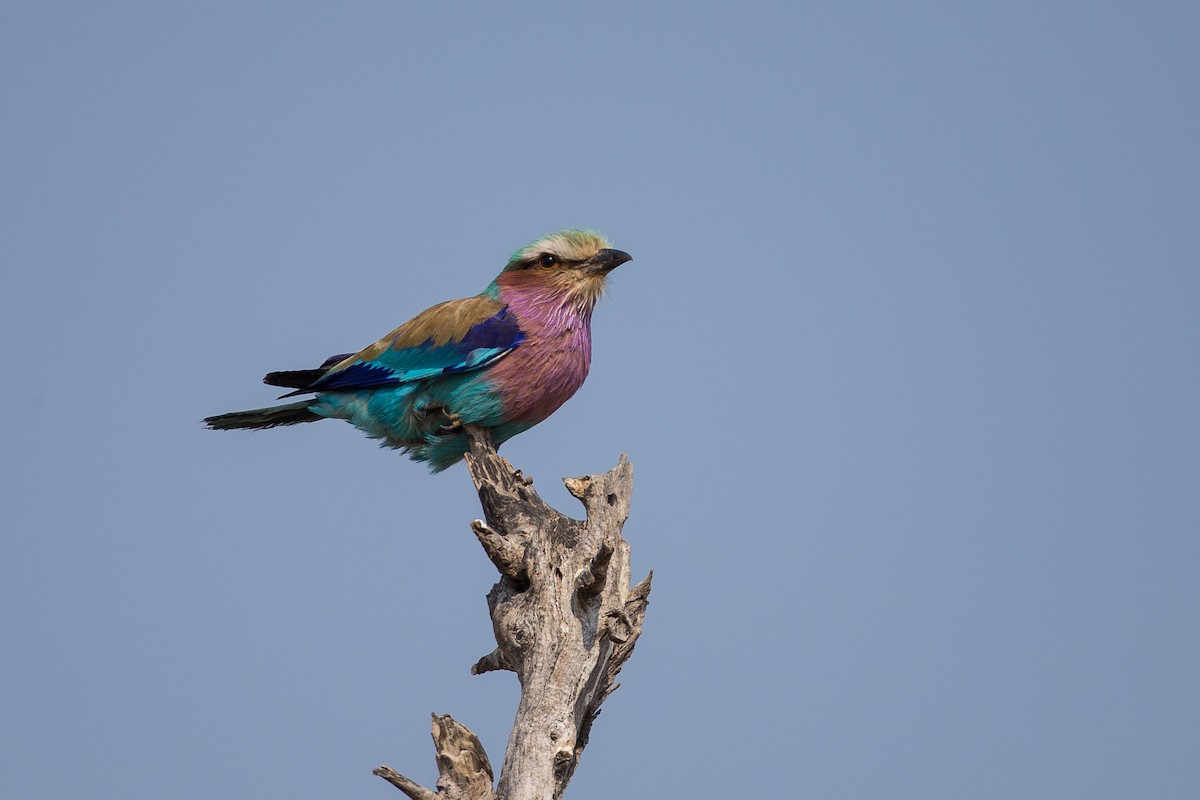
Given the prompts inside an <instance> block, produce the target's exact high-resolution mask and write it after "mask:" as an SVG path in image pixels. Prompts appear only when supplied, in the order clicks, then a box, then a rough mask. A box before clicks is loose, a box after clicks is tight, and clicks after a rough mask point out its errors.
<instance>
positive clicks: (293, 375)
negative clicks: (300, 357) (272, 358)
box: [263, 369, 325, 389]
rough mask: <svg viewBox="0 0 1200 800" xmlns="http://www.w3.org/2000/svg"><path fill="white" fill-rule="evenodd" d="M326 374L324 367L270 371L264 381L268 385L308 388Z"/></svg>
mask: <svg viewBox="0 0 1200 800" xmlns="http://www.w3.org/2000/svg"><path fill="white" fill-rule="evenodd" d="M324 374H325V370H323V369H288V370H283V371H282V372H268V373H267V375H266V377H265V378H263V383H265V384H267V385H268V386H286V387H287V388H288V389H307V388H308V387H309V386H312V385H313V383H314V382H316V380H317V378H319V377H321V376H322V375H324Z"/></svg>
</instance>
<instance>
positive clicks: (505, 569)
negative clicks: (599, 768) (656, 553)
mask: <svg viewBox="0 0 1200 800" xmlns="http://www.w3.org/2000/svg"><path fill="white" fill-rule="evenodd" d="M467 435H468V437H469V439H470V441H471V452H470V453H469V454H468V456H467V466H468V468H469V469H470V472H471V478H472V480H474V482H475V488H476V489H477V490H478V492H479V500H480V503H481V504H482V506H483V513H484V519H483V520H475V521H474V522H473V523H472V524H471V528H472V530H474V531H475V536H476V537H477V538H478V539H479V543H480V544H481V545H482V546H483V549H484V552H485V553H487V556H488V558H489V559H491V561H492V563H493V564H494V565H495V566H496V569H497V570H498V571H499V572H500V580H499V582H498V583H496V585H495V586H493V587H492V590H491V592H489V593H488V598H487V599H488V609H489V611H490V612H491V617H492V630H493V631H494V633H495V636H496V649H495V650H493V651H492V652H491V653H489V654H487V655H486V656H484V657H483V658H481V659H479V661H478V662H477V663H476V664H475V665H474V666H473V667H472V668H471V672H472V673H473V674H476V675H478V674H481V673H484V672H489V671H492V670H510V671H512V672H515V673H516V675H517V679H518V680H519V681H520V683H521V700H520V703H519V704H518V706H517V717H516V721H515V722H514V724H513V728H512V732H511V733H510V734H509V737H508V748H507V750H506V752H505V756H504V764H503V766H502V767H501V771H500V780H499V782H498V783H497V784H496V786H495V788H493V786H492V779H493V773H492V767H491V764H490V763H489V762H488V757H487V754H486V753H485V752H484V750H483V745H482V744H480V742H479V738H478V737H477V736H475V734H473V733H471V731H470V730H468V729H467V728H465V727H464V726H463V725H461V724H459V723H458V722H455V721H454V720H453V719H451V718H450V717H449V716H437V715H435V716H434V718H433V739H434V744H435V746H436V748H437V763H438V773H439V775H440V777H439V778H438V783H437V786H438V788H437V791H436V792H435V791H432V790H430V789H427V788H425V787H422V786H419V785H418V784H416V783H414V782H413V781H411V780H409V779H408V778H405V777H404V776H403V775H401V774H399V773H398V772H396V771H395V770H393V769H391V768H390V767H386V766H385V767H380V768H378V769H377V770H375V774H376V775H379V776H380V777H382V778H384V779H385V780H387V781H389V782H390V783H391V784H392V785H394V786H396V787H397V788H398V789H400V790H401V791H402V792H404V793H405V794H406V795H408V796H409V797H411V798H413V800H439V799H441V798H449V800H547V798H555V800H557V798H560V797H562V794H563V790H564V789H566V786H567V783H568V782H569V781H570V780H571V776H572V775H573V774H574V773H575V768H576V766H578V764H579V757H580V754H581V753H582V752H583V749H584V747H585V746H586V745H587V741H588V735H589V734H590V732H591V728H592V723H593V722H595V720H596V717H597V715H599V713H600V705H601V704H602V703H603V702H604V700H605V698H607V697H608V696H609V695H610V694H612V692H613V691H615V690H616V689H617V687H618V685H619V684H617V683H616V682H615V679H616V676H617V673H619V672H620V671H621V667H622V666H623V665H624V664H625V661H626V660H628V658H629V656H630V655H631V654H632V653H633V648H634V645H635V644H636V643H637V640H638V637H639V636H640V635H641V633H642V620H643V618H644V617H645V613H646V605H647V603H648V599H647V598H648V597H649V594H650V581H651V578H652V577H653V573H651V574H650V575H647V576H646V577H645V579H643V580H642V581H641V582H640V583H638V584H637V585H636V586H632V587H631V586H630V577H629V575H630V571H629V543H628V542H626V541H625V538H624V537H623V536H622V535H621V529H622V527H623V525H624V524H625V519H626V517H628V516H629V500H630V495H631V493H632V491H633V466H632V465H631V464H630V463H629V460H628V459H627V458H625V456H621V460H620V462H619V463H618V464H617V466H615V467H614V468H613V469H611V470H609V471H608V472H606V473H604V474H603V475H588V476H584V477H581V478H567V479H565V480H564V483H565V484H566V486H567V490H568V491H569V492H570V493H571V494H572V495H574V496H575V497H577V498H578V499H579V500H580V501H582V503H583V505H584V508H585V509H586V510H587V519H586V520H584V521H580V520H575V519H572V518H570V517H567V516H564V515H562V514H560V513H559V512H557V511H555V510H554V509H553V508H551V507H550V506H548V505H547V504H546V503H545V502H544V501H543V500H542V499H541V497H539V496H538V494H537V492H535V491H534V489H533V482H532V481H531V480H530V479H528V478H525V477H523V476H522V475H521V473H520V471H519V470H514V469H513V467H512V465H511V464H510V463H509V462H508V461H507V460H505V459H504V458H501V457H500V456H499V455H497V453H496V449H495V447H494V446H493V444H492V439H491V435H490V433H489V432H488V431H486V430H481V429H474V428H468V429H467Z"/></svg>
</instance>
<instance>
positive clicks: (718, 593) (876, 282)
mask: <svg viewBox="0 0 1200 800" xmlns="http://www.w3.org/2000/svg"><path fill="white" fill-rule="evenodd" d="M1197 8H1198V7H1197V6H1195V5H1194V4H1187V3H1175V4H1172V3H1141V4H1132V3H1130V4H1120V3H1087V4H1085V3H1059V4H1052V6H1051V7H1047V5H1046V4H1032V3H1028V4H973V5H971V4H938V3H924V4H921V3H918V4H906V5H903V6H900V5H897V4H836V5H808V4H799V3H792V4H770V3H741V4H736V5H735V4H728V5H722V4H712V3H689V4H682V3H659V4H623V3H606V4H602V5H601V4H597V5H594V6H590V7H584V6H582V5H577V4H575V5H566V4H561V5H560V4H523V5H522V6H521V7H520V9H506V8H501V7H498V6H494V5H482V4H481V5H450V4H405V3H381V2H376V3H354V4H337V5H331V4H315V3H259V4H254V5H253V7H250V6H249V4H223V3H204V4H162V3H122V2H116V3H106V4H94V3H39V4H33V3H28V4H16V3H10V4H6V6H5V8H4V9H3V11H0V86H2V92H3V95H2V96H3V100H4V102H3V104H2V107H0V126H2V131H3V140H4V142H5V147H4V148H3V150H2V151H0V165H2V167H0V168H2V176H3V177H2V178H0V184H2V185H3V187H4V188H3V191H2V192H0V204H2V207H0V247H2V248H3V249H2V253H3V258H2V260H0V263H2V268H3V274H4V284H3V285H4V290H3V291H2V292H0V332H2V336H0V347H3V355H4V357H5V362H6V363H7V364H8V365H9V368H8V370H6V373H5V377H4V379H3V380H4V387H5V396H6V397H7V398H8V405H9V408H8V413H7V414H6V415H5V416H4V418H3V421H2V422H0V426H2V430H0V441H3V442H4V446H3V447H2V448H0V468H2V470H3V473H2V474H3V476H4V480H3V483H2V485H0V502H2V515H3V517H2V518H3V525H2V527H3V531H4V533H3V540H2V541H3V547H4V555H3V558H2V559H0V637H2V640H3V642H4V643H5V646H4V648H3V651H2V653H0V678H2V680H0V775H2V776H3V782H4V785H5V792H6V794H8V795H10V796H12V797H21V798H58V797H64V796H69V795H70V796H73V795H77V794H80V793H86V794H87V795H89V796H91V797H96V798H122V799H123V800H129V799H130V798H133V799H138V798H157V797H161V796H163V795H164V793H166V794H168V795H169V796H171V797H174V798H181V799H182V800H187V799H188V798H211V797H287V798H292V799H296V800H298V799H299V798H310V797H311V798H318V797H321V798H326V797H334V796H336V797H343V798H349V797H355V798H357V797H361V798H372V797H388V796H392V797H395V796H398V795H397V793H396V791H395V790H394V789H392V788H391V787H389V786H387V785H386V784H384V783H383V782H382V781H380V780H379V779H377V778H374V777H372V776H371V775H370V770H371V768H372V767H374V766H376V765H378V764H380V763H388V764H391V765H392V766H394V767H395V768H397V769H398V770H400V771H401V772H404V773H406V774H409V775H411V776H413V777H414V778H417V779H419V780H421V781H423V782H425V783H426V784H427V785H432V783H433V782H434V780H435V777H436V771H435V766H434V761H433V751H432V747H431V745H430V742H429V734H428V731H429V714H430V713H431V712H438V713H451V714H453V715H454V716H455V718H456V719H458V720H460V721H461V722H463V723H464V724H466V725H468V726H470V727H471V728H473V729H474V730H475V731H477V732H478V733H479V734H480V736H481V737H482V738H483V741H484V744H485V746H486V747H487V748H488V750H489V753H490V755H491V757H492V760H493V761H494V762H495V763H497V764H498V763H499V762H500V761H501V759H502V755H503V748H504V742H505V738H506V736H507V732H508V729H509V725H510V723H511V719H512V713H513V711H514V709H515V703H516V697H517V689H516V682H515V680H514V679H513V677H512V676H511V675H508V674H500V673H493V674H488V675H485V676H482V677H471V676H470V675H469V674H468V668H469V667H470V665H471V664H472V663H474V661H475V660H476V659H477V658H478V657H479V656H481V655H483V654H484V653H486V652H488V651H489V650H490V649H491V647H492V644H490V643H491V642H492V639H491V632H490V624H489V621H488V618H487V611H486V605H485V602H484V595H485V594H486V592H487V591H488V589H489V588H490V586H491V585H492V583H493V581H494V577H495V576H494V571H493V570H492V568H491V567H490V565H489V563H488V562H487V560H486V558H485V557H484V556H483V553H482V552H481V551H480V549H479V547H478V545H477V544H476V543H475V541H474V537H473V535H472V534H471V532H470V530H469V528H468V523H469V521H470V520H471V519H473V518H474V517H476V516H478V513H479V511H478V506H477V503H476V500H475V498H474V496H473V492H472V489H471V485H470V480H469V478H468V476H467V474H466V471H465V469H464V468H462V467H456V468H454V469H451V470H450V471H448V472H446V473H444V474H441V475H436V476H431V475H428V474H427V473H426V472H425V470H424V469H423V468H422V467H421V466H420V465H416V464H412V463H410V462H407V461H405V460H403V459H401V458H399V457H398V456H397V455H396V454H395V453H392V452H388V451H383V450H380V449H378V448H376V447H375V446H374V445H373V444H372V443H371V442H369V441H367V440H366V439H364V438H363V437H361V436H360V435H358V434H357V433H356V432H355V431H354V430H353V429H351V428H350V427H349V426H347V425H343V424H335V423H321V424H319V425H310V426H303V427H301V428H296V429H286V430H276V431H269V432H262V433H247V434H242V435H238V434H217V433H212V432H208V431H204V430H203V429H202V428H201V427H200V425H199V420H200V418H202V417H204V416H206V415H209V414H213V413H218V412H222V411H228V410H234V409H239V408H246V407H252V406H255V405H261V404H264V403H265V402H267V401H269V400H270V399H271V398H272V397H273V394H272V392H270V391H269V390H268V388H267V387H263V386H262V385H261V384H260V383H259V380H260V378H261V376H262V375H263V374H264V373H265V372H267V371H269V370H272V369H290V368H303V367H308V366H312V365H314V364H316V363H319V362H320V361H321V360H322V359H324V358H325V357H326V356H327V355H330V354H332V353H337V352H346V351H348V350H352V349H355V348H357V347H361V346H363V345H365V344H367V343H369V342H371V341H374V340H375V339H376V338H377V337H378V336H380V335H381V334H382V333H384V332H386V331H388V330H390V329H391V328H392V327H394V326H395V325H397V324H398V323H400V322H402V321H404V320H405V319H407V318H408V317H410V316H411V315H413V314H414V313H416V312H417V311H420V310H421V309H423V308H425V307H426V306H428V305H430V304H432V303H434V302H438V301H441V300H445V299H449V298H453V297H461V296H466V295H470V294H474V293H475V292H478V291H480V290H481V289H482V288H483V287H484V286H485V285H486V284H487V282H488V281H489V280H490V279H491V278H492V277H493V275H494V274H495V273H496V272H497V271H498V270H499V269H500V268H501V267H502V266H503V264H504V261H505V259H506V258H507V257H508V255H509V254H510V253H511V252H512V251H513V250H515V249H517V248H518V247H520V246H522V245H524V244H526V243H527V242H529V241H531V240H532V239H534V238H536V237H537V236H539V235H541V234H543V233H546V232H548V231H550V230H554V229H556V228H560V227H567V226H592V227H596V228H599V229H601V230H603V231H604V232H605V233H606V234H607V235H608V236H609V237H610V238H611V239H612V241H613V243H614V245H615V246H617V247H620V248H622V249H624V250H627V251H629V252H630V253H632V254H633V256H634V259H635V260H634V261H633V262H631V263H630V264H628V265H626V266H624V267H622V268H621V269H620V270H618V272H617V273H615V274H614V280H613V286H612V291H611V292H610V294H609V296H608V297H607V298H606V299H605V300H604V301H603V302H602V305H601V306H600V307H599V308H598V309H597V312H596V317H595V324H594V334H595V342H596V344H595V350H594V365H593V369H592V374H591V376H590V377H589V380H588V382H587V384H586V385H585V386H584V388H583V389H582V390H581V391H580V393H579V394H578V395H577V396H576V397H575V398H574V399H572V400H571V402H570V403H568V404H567V406H565V407H564V408H563V409H562V410H561V411H560V412H559V413H558V414H556V415H555V416H554V417H553V418H552V419H551V420H549V421H547V422H546V423H544V424H542V425H541V426H539V427H538V428H535V429H534V430H532V431H530V432H528V433H526V434H523V435H522V436H520V437H518V438H517V439H515V440H513V441H512V442H510V443H509V444H507V445H506V446H505V448H504V452H505V455H507V456H508V457H509V458H510V459H511V460H513V461H514V462H515V463H516V464H517V465H518V466H520V467H522V468H523V469H524V470H525V471H526V472H527V473H529V474H531V475H533V476H534V477H535V479H536V480H537V483H538V486H539V488H540V490H541V491H542V493H543V495H544V496H545V497H546V498H547V499H548V500H550V501H551V502H553V503H554V504H556V505H557V506H559V507H560V508H562V509H563V510H565V511H568V512H571V511H575V510H577V508H578V506H577V504H576V503H575V501H573V500H572V499H571V498H570V497H569V496H568V495H567V493H566V491H565V490H564V489H563V488H562V487H561V485H560V484H559V483H558V477H559V476H562V475H575V474H583V473H588V472H596V471H602V470H604V469H607V468H608V467H610V466H611V465H612V464H614V463H615V462H616V459H617V457H618V455H619V454H620V453H621V452H628V453H629V454H630V457H631V458H632V460H633V463H634V466H635V470H636V490H635V496H634V505H633V514H632V516H631V518H630V521H629V523H628V525H627V528H626V535H627V537H628V538H629V540H630V541H631V543H632V545H633V553H634V569H635V572H636V573H638V574H639V576H640V575H641V574H643V573H645V571H647V570H648V569H651V568H653V569H654V570H655V576H656V577H655V587H654V594H653V596H652V602H651V606H650V609H649V614H648V617H647V623H646V632H645V635H644V637H643V639H642V641H641V643H640V644H639V646H638V651H637V653H636V654H635V656H634V658H633V660H632V661H631V662H630V664H629V665H628V666H627V667H626V669H625V671H624V673H623V675H622V680H623V686H622V688H621V689H620V691H618V692H617V694H615V695H614V696H613V697H612V698H611V699H610V700H609V701H608V703H607V704H606V706H605V711H604V714H603V715H602V717H601V718H600V720H599V721H598V723H597V726H596V728H595V730H594V732H593V736H592V740H591V743H590V745H589V747H588V749H587V751H586V752H585V754H584V758H583V761H582V763H581V766H580V769H579V771H578V773H577V774H576V777H575V779H574V781H573V782H572V785H571V788H570V789H569V794H568V796H569V797H573V798H576V800H585V799H586V798H601V797H605V798H607V797H611V796H612V795H613V792H614V791H618V792H619V793H620V794H621V795H622V796H628V797H640V796H646V797H651V796H673V797H722V796H725V797H729V796H746V795H756V796H759V795H761V796H796V797H821V798H866V797H888V798H921V800H930V799H931V798H963V797H971V798H1014V797H1020V798H1056V799H1057V798H1089V799H1092V798H1128V797H1154V798H1160V799H1167V798H1191V797H1194V796H1195V793H1196V789H1197V786H1200V766H1197V760H1196V758H1195V754H1196V752H1197V751H1198V750H1200V688H1198V683H1197V681H1196V673H1197V662H1198V660H1200V643H1198V641H1197V624H1196V623H1197V619H1198V618H1200V590H1198V589H1197V586H1198V580H1197V579H1198V577H1200V576H1198V575H1197V570H1198V565H1200V543H1198V537H1197V534H1198V533H1200V492H1198V491H1197V486H1198V485H1200V415H1198V414H1197V408H1200V376H1198V371H1197V345H1198V343H1200V336H1198V334H1200V324H1198V322H1197V316H1198V315H1197V308H1198V304H1200V269H1198V267H1197V261H1196V253H1197V251H1198V249H1200V235H1198V231H1200V190H1198V187H1200V150H1198V148H1197V146H1196V142H1198V141H1200V108H1198V105H1197V102H1196V91H1195V82H1196V76H1197V74H1198V70H1200V56H1197V49H1196V46H1195V43H1196V41H1197V39H1198V37H1200V11H1198V10H1197Z"/></svg>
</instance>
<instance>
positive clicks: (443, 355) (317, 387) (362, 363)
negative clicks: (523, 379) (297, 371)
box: [300, 297, 525, 392]
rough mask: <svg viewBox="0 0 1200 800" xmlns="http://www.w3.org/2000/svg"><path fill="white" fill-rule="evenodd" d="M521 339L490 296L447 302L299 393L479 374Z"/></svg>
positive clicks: (503, 307)
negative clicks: (461, 374)
mask: <svg viewBox="0 0 1200 800" xmlns="http://www.w3.org/2000/svg"><path fill="white" fill-rule="evenodd" d="M524 338H525V334H524V333H523V332H522V331H521V328H520V327H519V326H518V325H517V321H516V318H515V317H514V315H513V314H512V313H511V312H510V311H509V309H508V307H507V306H506V305H504V304H503V303H500V302H499V301H496V300H493V299H491V298H489V297H472V298H468V299H465V300H452V301H450V302H449V303H442V304H440V305H437V306H434V307H433V308H430V309H428V310H427V311H424V312H422V313H421V314H420V315H418V316H417V317H414V318H413V319H412V320H410V321H409V322H407V323H405V324H404V325H402V326H400V327H399V328H397V329H396V330H394V331H392V333H390V334H388V335H387V336H385V337H384V338H383V339H380V340H379V341H378V342H376V343H375V344H373V345H371V346H370V347H368V348H366V349H364V350H362V351H360V352H358V353H355V354H354V355H352V356H350V357H348V358H346V359H344V360H343V361H341V362H340V363H338V364H336V365H334V366H333V367H332V368H330V369H329V370H328V371H327V372H325V374H323V375H322V376H321V377H319V378H318V379H317V380H315V381H313V382H312V383H311V384H310V385H309V386H307V387H306V388H304V389H302V390H300V392H338V391H342V392H345V391H355V390H360V389H376V388H382V387H386V386H399V385H400V384H404V383H411V382H413V381H421V380H427V379H430V378H437V377H440V376H444V375H453V374H456V373H460V372H470V371H472V370H477V369H483V368H485V367H488V366H490V365H492V364H495V363H496V362H497V361H499V360H500V359H502V358H504V357H505V356H506V355H508V354H509V353H511V352H512V351H513V350H514V349H515V348H516V347H518V346H519V345H520V344H521V341H522V340H523V339H524Z"/></svg>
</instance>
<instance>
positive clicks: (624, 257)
mask: <svg viewBox="0 0 1200 800" xmlns="http://www.w3.org/2000/svg"><path fill="white" fill-rule="evenodd" d="M632 260H633V256H631V255H629V253H626V252H625V251H624V250H613V249H611V248H605V249H603V250H601V251H600V252H599V253H596V255H594V256H592V257H591V258H589V259H588V260H587V261H585V262H584V263H583V265H582V266H583V268H584V271H585V272H587V274H588V275H607V274H608V273H610V272H612V271H613V270H614V269H616V268H617V267H619V266H621V265H622V264H624V263H625V262H626V261H632Z"/></svg>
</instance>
